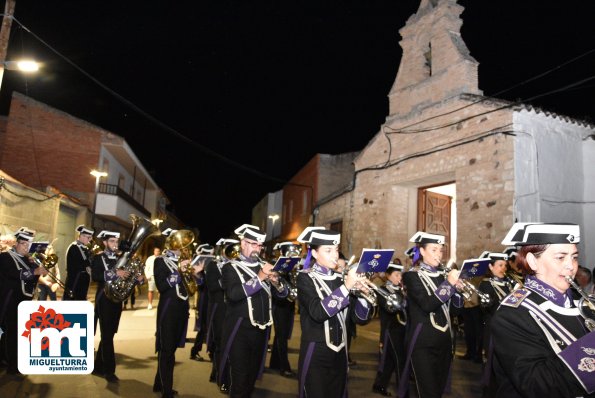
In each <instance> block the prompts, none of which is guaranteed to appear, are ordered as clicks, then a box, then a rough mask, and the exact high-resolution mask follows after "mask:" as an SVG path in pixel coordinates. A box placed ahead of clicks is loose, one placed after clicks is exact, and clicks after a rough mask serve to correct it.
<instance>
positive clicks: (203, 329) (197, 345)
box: [190, 243, 215, 362]
mask: <svg viewBox="0 0 595 398" xmlns="http://www.w3.org/2000/svg"><path fill="white" fill-rule="evenodd" d="M214 252H215V248H214V247H213V246H211V245H209V244H208V243H203V244H202V245H199V246H198V247H197V248H196V255H197V256H200V255H212V254H213V253H214ZM201 279H202V282H203V283H200V284H199V285H198V291H197V293H198V294H197V296H198V297H197V298H196V317H195V322H194V331H195V332H196V338H195V339H194V344H193V345H192V348H191V349H190V359H193V360H195V361H199V362H202V361H204V358H203V357H201V356H200V352H201V351H202V345H203V343H204V342H205V340H206V336H207V321H208V316H207V308H208V306H209V296H208V295H207V291H208V290H207V289H208V287H207V286H206V283H204V277H203V278H201ZM207 350H208V345H207Z"/></svg>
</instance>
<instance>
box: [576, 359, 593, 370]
mask: <svg viewBox="0 0 595 398" xmlns="http://www.w3.org/2000/svg"><path fill="white" fill-rule="evenodd" d="M578 370H581V371H583V372H589V373H591V372H595V358H588V357H585V358H581V361H580V363H579V364H578Z"/></svg>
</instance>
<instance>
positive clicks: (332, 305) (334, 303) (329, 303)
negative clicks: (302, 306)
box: [328, 300, 337, 308]
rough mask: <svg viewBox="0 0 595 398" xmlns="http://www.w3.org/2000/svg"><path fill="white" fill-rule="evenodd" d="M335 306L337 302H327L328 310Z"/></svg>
mask: <svg viewBox="0 0 595 398" xmlns="http://www.w3.org/2000/svg"><path fill="white" fill-rule="evenodd" d="M336 306H337V300H331V301H329V302H328V307H329V308H335V307H336Z"/></svg>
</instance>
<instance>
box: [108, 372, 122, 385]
mask: <svg viewBox="0 0 595 398" xmlns="http://www.w3.org/2000/svg"><path fill="white" fill-rule="evenodd" d="M105 380H107V382H108V383H117V382H118V381H120V379H119V378H118V376H116V375H115V374H113V373H112V374H109V375H105Z"/></svg>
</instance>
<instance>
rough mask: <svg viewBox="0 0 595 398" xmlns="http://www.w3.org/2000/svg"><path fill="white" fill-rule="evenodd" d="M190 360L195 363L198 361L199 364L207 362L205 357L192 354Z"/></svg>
mask: <svg viewBox="0 0 595 398" xmlns="http://www.w3.org/2000/svg"><path fill="white" fill-rule="evenodd" d="M190 359H194V360H195V361H198V362H204V360H205V359H204V358H203V357H201V356H200V354H195V355H192V354H190Z"/></svg>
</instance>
